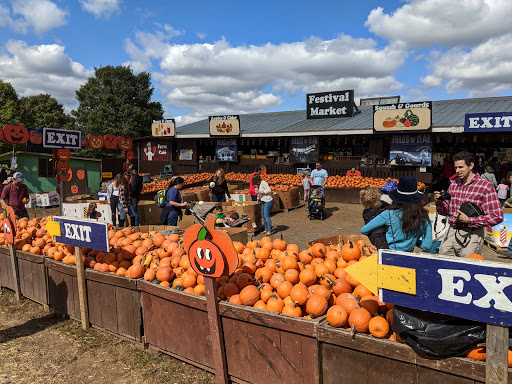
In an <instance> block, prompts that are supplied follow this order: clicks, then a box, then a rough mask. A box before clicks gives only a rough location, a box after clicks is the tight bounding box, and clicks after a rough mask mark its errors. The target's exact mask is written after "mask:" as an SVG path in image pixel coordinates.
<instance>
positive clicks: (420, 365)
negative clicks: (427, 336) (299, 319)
mask: <svg viewBox="0 0 512 384" xmlns="http://www.w3.org/2000/svg"><path fill="white" fill-rule="evenodd" d="M317 337H318V340H319V342H320V351H321V360H322V362H321V374H322V382H323V383H325V384H334V383H336V384H343V383H378V384H386V383H414V384H431V383H446V384H448V383H450V384H451V383H454V384H455V383H457V384H458V383H460V384H469V383H471V384H475V383H483V382H485V363H483V362H479V361H474V360H470V359H466V358H447V359H441V360H435V359H424V358H422V357H420V356H419V355H418V354H417V353H416V352H415V351H414V350H413V349H412V348H410V347H409V346H407V345H405V344H400V343H397V342H396V341H389V340H386V339H376V338H374V337H372V336H369V335H363V334H357V335H355V337H354V338H352V336H351V335H350V331H349V330H345V329H338V328H333V327H331V326H330V325H329V324H327V322H326V321H325V320H324V321H322V322H321V323H320V324H319V326H318V327H317ZM509 372H511V373H512V369H509ZM511 373H509V383H512V375H511Z"/></svg>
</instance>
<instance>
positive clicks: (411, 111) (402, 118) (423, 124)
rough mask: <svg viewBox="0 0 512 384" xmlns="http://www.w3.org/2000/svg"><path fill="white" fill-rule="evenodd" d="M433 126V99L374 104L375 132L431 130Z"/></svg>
mask: <svg viewBox="0 0 512 384" xmlns="http://www.w3.org/2000/svg"><path fill="white" fill-rule="evenodd" d="M431 128H432V102H431V101H422V102H417V103H396V104H387V105H374V106H373V130H374V131H375V132H400V131H429V130H430V129H431Z"/></svg>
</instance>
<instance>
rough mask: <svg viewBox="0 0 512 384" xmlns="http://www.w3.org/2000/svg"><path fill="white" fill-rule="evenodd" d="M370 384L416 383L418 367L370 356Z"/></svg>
mask: <svg viewBox="0 0 512 384" xmlns="http://www.w3.org/2000/svg"><path fill="white" fill-rule="evenodd" d="M367 358H368V384H402V383H415V382H416V365H415V364H411V363H405V362H401V361H397V360H392V359H388V358H385V357H380V356H375V355H370V354H368V357H367Z"/></svg>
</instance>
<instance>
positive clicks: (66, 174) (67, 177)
mask: <svg viewBox="0 0 512 384" xmlns="http://www.w3.org/2000/svg"><path fill="white" fill-rule="evenodd" d="M72 177H73V171H72V170H71V168H69V169H68V170H67V171H62V173H61V174H60V180H62V181H70V180H71V178H72Z"/></svg>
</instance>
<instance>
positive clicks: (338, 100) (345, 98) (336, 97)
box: [306, 89, 354, 119]
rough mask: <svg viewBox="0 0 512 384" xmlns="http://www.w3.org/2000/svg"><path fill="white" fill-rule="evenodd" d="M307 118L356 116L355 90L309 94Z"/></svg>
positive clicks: (307, 98) (307, 96)
mask: <svg viewBox="0 0 512 384" xmlns="http://www.w3.org/2000/svg"><path fill="white" fill-rule="evenodd" d="M306 105H307V118H308V119H323V118H326V117H352V116H353V115H354V90H353V89H352V90H348V91H335V92H321V93H308V94H307V95H306Z"/></svg>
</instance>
